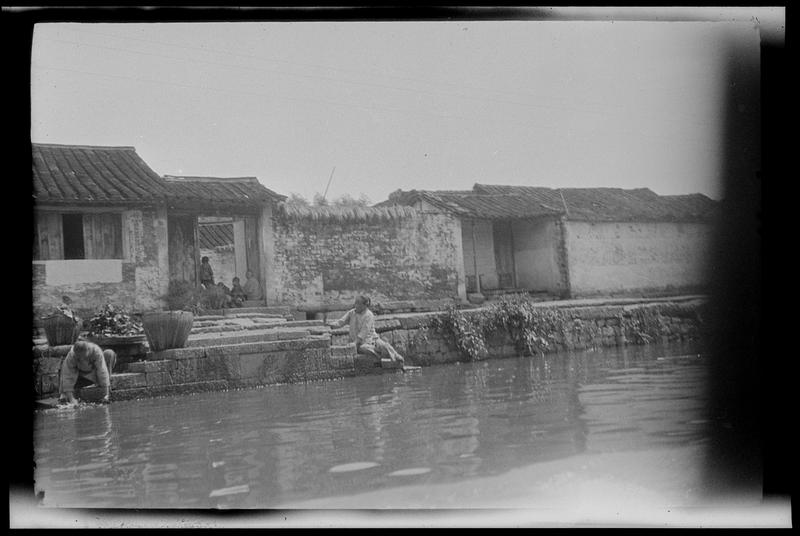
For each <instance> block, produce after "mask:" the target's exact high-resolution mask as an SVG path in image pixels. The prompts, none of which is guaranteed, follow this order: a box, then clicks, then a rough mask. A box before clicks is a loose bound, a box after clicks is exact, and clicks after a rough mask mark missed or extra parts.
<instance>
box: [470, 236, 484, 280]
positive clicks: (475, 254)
mask: <svg viewBox="0 0 800 536" xmlns="http://www.w3.org/2000/svg"><path fill="white" fill-rule="evenodd" d="M470 223H471V224H472V267H473V268H474V270H475V292H477V293H478V294H480V292H481V278H480V276H479V275H478V249H477V248H476V246H475V220H470Z"/></svg>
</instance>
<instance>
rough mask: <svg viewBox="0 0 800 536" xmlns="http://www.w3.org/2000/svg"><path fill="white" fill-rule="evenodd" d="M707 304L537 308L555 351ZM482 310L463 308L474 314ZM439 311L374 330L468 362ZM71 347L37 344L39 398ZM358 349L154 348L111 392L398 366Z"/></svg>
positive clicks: (638, 340) (283, 344)
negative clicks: (551, 316)
mask: <svg viewBox="0 0 800 536" xmlns="http://www.w3.org/2000/svg"><path fill="white" fill-rule="evenodd" d="M704 304H705V300H704V299H693V300H686V301H678V300H676V301H664V300H662V301H658V302H645V303H621V304H603V305H583V306H578V305H575V304H574V303H572V302H558V303H557V304H554V303H549V304H547V303H540V304H535V306H536V307H544V308H557V309H559V310H561V311H562V312H563V313H564V315H563V318H564V319H565V320H564V324H563V325H562V326H561V329H560V330H559V331H558V333H557V334H556V335H555V339H556V342H555V344H553V345H552V346H551V347H550V348H549V349H548V351H551V352H553V351H560V350H580V349H586V348H591V347H602V346H619V345H627V344H643V343H646V342H661V341H664V342H666V341H674V340H693V339H698V338H700V337H701V336H702V334H703V328H704V324H703V316H702V309H703V306H704ZM480 311H481V309H474V310H466V311H463V313H464V314H465V315H474V314H480ZM436 314H441V313H411V314H403V315H392V316H388V315H387V316H381V317H378V318H377V319H376V330H377V331H378V333H379V334H380V335H381V337H382V338H384V339H385V340H386V341H388V342H390V343H391V344H392V345H394V347H395V348H396V349H397V350H398V351H399V352H400V353H401V354H403V355H404V356H405V358H406V364H409V365H423V366H425V365H432V364H440V363H453V362H457V361H464V360H466V359H467V357H466V356H464V355H462V354H461V353H460V352H459V350H458V349H457V348H456V347H455V345H454V343H453V341H451V340H449V338H448V335H447V334H444V333H439V332H437V331H436V330H434V329H431V328H427V327H426V325H427V323H428V322H429V320H430V319H431V318H432V317H433V316H434V315H436ZM639 319H648V322H649V325H648V326H641V325H638V324H637V323H636V322H638V321H639ZM640 334H644V335H645V336H644V337H642V336H640ZM648 334H649V335H648ZM648 337H649V338H648ZM487 348H488V350H489V351H488V353H487V354H485V355H482V356H480V357H479V358H480V359H486V358H490V357H492V358H494V357H512V356H517V355H521V354H522V351H521V349H520V348H517V347H516V346H515V344H514V342H513V341H512V339H511V337H510V336H509V335H508V334H507V333H498V334H495V335H494V336H493V337H491V338H490V339H489V340H487ZM69 349H70V347H69V346H57V347H52V348H51V347H47V346H37V347H35V348H34V360H33V361H34V363H33V365H34V382H35V390H36V394H37V395H38V396H39V397H46V396H55V394H56V393H57V391H58V386H57V382H58V368H59V366H60V363H61V359H62V358H63V357H64V356H65V355H66V354H67V352H68V351H69ZM354 350H355V349H354V347H353V346H352V345H349V341H348V336H347V329H346V328H342V329H337V330H332V331H331V332H330V333H329V334H328V333H326V334H321V335H310V336H307V337H304V338H302V339H289V340H275V341H260V342H250V343H241V344H227V345H221V346H208V347H189V348H181V349H174V350H165V351H162V352H151V353H148V354H147V355H146V360H143V361H138V362H133V363H128V364H127V365H126V367H125V370H124V372H123V373H117V372H115V373H114V374H113V375H112V391H113V397H114V399H116V400H122V399H131V398H141V397H149V396H159V395H168V394H180V393H187V392H196V391H205V390H220V389H235V388H246V387H255V386H260V385H270V384H278V383H299V382H308V381H316V380H327V379H335V378H343V377H348V376H355V375H361V374H372V373H382V372H390V371H391V370H392V369H394V368H395V367H394V366H393V365H391V364H390V363H386V362H384V363H380V362H377V361H376V360H374V359H372V358H368V357H365V356H359V355H356V354H355V351H354ZM387 369H389V370H387ZM84 391H86V394H88V395H90V394H91V393H90V391H89V390H86V389H84ZM83 395H84V393H83V392H82V393H81V396H83Z"/></svg>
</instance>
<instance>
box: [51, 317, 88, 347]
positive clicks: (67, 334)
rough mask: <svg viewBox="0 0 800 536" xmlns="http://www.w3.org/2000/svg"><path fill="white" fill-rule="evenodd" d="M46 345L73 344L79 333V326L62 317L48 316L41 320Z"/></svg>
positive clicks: (78, 323) (71, 320) (77, 323)
mask: <svg viewBox="0 0 800 536" xmlns="http://www.w3.org/2000/svg"><path fill="white" fill-rule="evenodd" d="M42 325H43V327H44V333H45V336H46V337H47V344H48V345H50V346H62V345H65V344H73V343H75V341H77V340H78V335H80V333H81V324H80V322H76V321H74V320H73V319H71V318H69V317H66V316H64V315H50V316H46V317H44V318H43V319H42Z"/></svg>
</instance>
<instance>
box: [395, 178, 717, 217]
mask: <svg viewBox="0 0 800 536" xmlns="http://www.w3.org/2000/svg"><path fill="white" fill-rule="evenodd" d="M419 200H424V201H427V202H429V203H431V204H432V205H434V206H436V207H438V208H440V209H442V210H445V211H448V212H450V213H451V214H455V215H457V216H460V217H470V218H487V219H496V218H533V217H537V216H547V215H560V214H564V215H565V217H566V218H567V219H568V220H575V221H687V222H688V221H703V220H707V219H709V218H710V217H711V214H712V213H713V211H714V210H715V207H716V205H717V203H716V202H715V201H713V200H711V199H710V198H708V197H706V196H704V195H702V194H690V195H676V196H660V195H658V194H656V193H655V192H653V191H652V190H649V189H647V188H637V189H631V190H624V189H621V188H559V189H553V188H544V187H537V186H501V185H485V184H476V185H475V186H474V187H473V189H472V190H464V191H460V192H458V191H452V190H447V191H436V190H434V191H431V190H411V191H410V192H403V191H402V190H398V191H396V192H393V193H392V194H391V195H390V196H389V199H388V201H384V202H383V203H380V205H392V204H400V205H411V204H414V203H415V202H417V201H419Z"/></svg>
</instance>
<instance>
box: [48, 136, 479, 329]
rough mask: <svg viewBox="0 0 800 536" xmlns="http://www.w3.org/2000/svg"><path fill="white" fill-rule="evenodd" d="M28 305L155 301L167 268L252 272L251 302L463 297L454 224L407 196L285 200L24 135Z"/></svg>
mask: <svg viewBox="0 0 800 536" xmlns="http://www.w3.org/2000/svg"><path fill="white" fill-rule="evenodd" d="M33 195H34V200H35V209H34V225H33V229H34V233H33V234H34V240H33V241H34V251H33V304H34V315H35V316H36V317H37V318H38V317H40V316H42V314H44V313H45V312H46V311H48V310H49V309H50V308H52V307H53V306H55V305H58V304H59V303H61V297H62V296H64V295H67V296H69V297H70V298H72V300H73V303H74V305H75V308H76V309H78V312H79V314H81V315H82V316H83V315H86V314H90V313H91V312H93V311H94V310H96V309H97V308H99V307H101V306H102V305H103V304H105V303H106V302H111V303H114V304H117V305H122V306H123V307H125V308H126V309H128V310H129V311H132V312H141V311H146V310H153V309H160V308H161V307H163V305H164V302H163V297H164V295H165V294H166V292H167V288H168V285H169V282H170V281H171V280H184V281H190V282H192V283H194V284H197V283H198V282H199V264H200V259H201V258H202V257H203V256H207V257H209V259H210V261H211V265H212V268H213V269H214V273H215V281H222V282H224V283H225V284H226V285H228V286H229V287H230V286H231V284H232V279H233V277H234V276H238V277H239V278H240V280H241V282H242V283H243V284H244V282H245V272H246V271H247V270H252V271H253V272H254V273H256V274H257V277H258V279H259V281H260V282H261V285H262V288H263V290H264V299H263V300H262V305H270V306H271V305H278V306H283V305H289V306H302V305H307V306H310V307H315V306H318V307H323V308H324V307H327V306H338V305H341V304H342V303H352V301H353V299H354V297H355V296H356V295H358V294H363V293H367V294H369V295H371V296H372V297H373V298H375V300H376V301H378V302H386V301H401V300H420V299H450V298H456V299H458V298H460V299H464V298H465V289H464V275H463V273H462V272H461V271H460V270H461V269H462V263H461V258H462V257H463V253H462V251H461V243H462V241H461V235H460V232H461V229H460V226H459V225H458V222H457V220H455V219H454V218H452V217H451V216H450V215H447V214H419V213H417V211H415V210H414V209H413V208H410V207H375V208H371V207H353V208H346V207H345V208H342V207H338V208H337V207H292V206H291V205H289V204H286V203H285V202H284V201H285V200H286V196H282V195H279V194H277V193H275V192H273V191H271V190H269V189H268V188H266V187H264V186H263V185H261V183H260V182H259V181H258V180H257V179H256V178H255V177H234V178H221V177H185V176H174V175H166V176H164V177H161V176H159V175H158V174H157V173H156V172H155V171H153V170H152V169H151V168H150V167H149V166H148V165H147V164H146V163H145V162H144V161H143V160H142V159H141V158H140V157H139V155H138V154H137V153H136V151H135V149H134V148H133V147H97V146H92V147H89V146H75V145H53V144H34V145H33Z"/></svg>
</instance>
